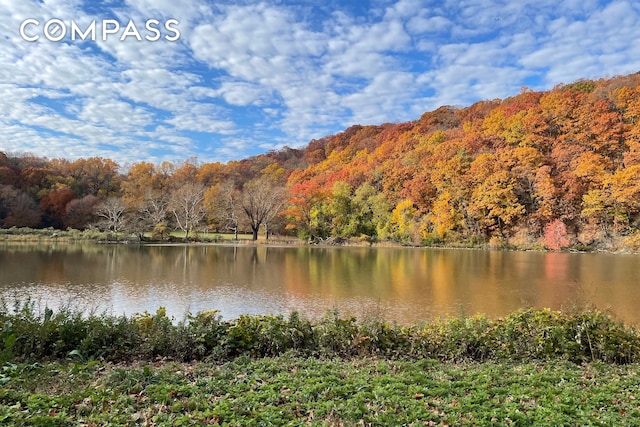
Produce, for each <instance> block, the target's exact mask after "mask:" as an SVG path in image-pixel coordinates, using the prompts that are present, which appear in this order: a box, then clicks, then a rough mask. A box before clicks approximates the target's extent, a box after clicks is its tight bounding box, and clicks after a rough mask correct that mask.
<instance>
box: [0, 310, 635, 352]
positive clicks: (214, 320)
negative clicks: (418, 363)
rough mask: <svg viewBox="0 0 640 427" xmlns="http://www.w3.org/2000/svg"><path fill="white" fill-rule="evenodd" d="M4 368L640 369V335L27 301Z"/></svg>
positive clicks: (603, 327)
mask: <svg viewBox="0 0 640 427" xmlns="http://www.w3.org/2000/svg"><path fill="white" fill-rule="evenodd" d="M0 325H2V330H1V331H0V363H6V362H12V361H40V360H51V359H65V358H68V357H70V356H74V357H81V358H83V359H104V360H109V361H130V360H132V359H140V360H154V359H156V358H158V357H163V358H171V359H175V360H180V361H189V360H202V359H207V358H208V359H213V360H217V361H222V360H229V359H233V358H235V357H238V356H246V357H268V356H277V355H281V354H284V353H286V352H290V351H294V352H297V353H300V354H305V355H317V356H322V357H347V358H348V357H360V356H373V357H385V358H397V359H402V358H411V359H415V358H432V359H440V360H453V361H455V360H467V359H469V360H478V361H484V360H520V361H530V360H547V359H565V360H569V361H572V362H575V363H582V362H588V361H602V362H607V363H631V362H638V361H640V336H639V335H638V333H637V332H636V330H635V329H633V328H626V327H625V326H624V325H623V324H622V323H620V322H617V321H615V320H613V319H612V318H611V317H610V316H608V315H606V314H603V313H601V312H599V311H592V310H588V311H579V312H575V313H561V312H558V311H551V310H533V309H530V310H521V311H517V312H515V313H513V314H511V315H509V316H507V317H505V318H503V319H496V320H492V319H489V318H487V317H485V316H481V315H477V316H474V317H458V318H452V319H440V320H436V321H433V322H429V323H425V324H423V325H413V326H406V327H401V326H399V325H396V324H390V323H388V322H386V321H384V320H382V319H379V318H371V319H365V320H364V321H362V322H359V321H358V320H357V319H355V318H354V317H348V318H343V317H340V316H339V313H338V312H337V311H330V312H328V313H327V315H325V317H324V318H322V319H321V320H319V321H318V322H315V323H314V322H311V321H309V320H307V319H305V318H304V317H303V316H301V315H300V314H298V313H295V312H294V313H292V314H291V315H290V316H289V317H288V318H285V317H283V316H240V318H238V319H236V320H232V321H223V320H221V318H220V316H219V313H218V312H217V311H209V312H202V313H198V314H196V315H188V316H187V318H186V319H185V321H182V322H178V323H175V322H174V319H171V318H169V317H167V315H166V310H165V309H164V308H162V307H161V308H159V309H158V310H157V311H156V313H155V314H150V313H146V312H145V313H143V314H140V315H136V316H133V317H126V316H119V317H116V316H111V315H108V314H105V313H103V314H101V315H90V316H88V317H87V316H83V315H82V314H81V313H79V312H77V311H72V310H69V309H66V308H62V309H60V310H58V311H57V312H55V313H54V312H53V311H52V310H51V309H48V308H47V309H45V310H44V312H42V313H39V312H37V311H36V310H35V308H34V304H33V303H32V302H30V301H27V302H25V303H22V304H16V305H14V307H13V308H9V307H8V306H7V304H6V303H3V304H2V305H1V306H0Z"/></svg>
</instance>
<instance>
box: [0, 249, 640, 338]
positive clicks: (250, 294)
mask: <svg viewBox="0 0 640 427" xmlns="http://www.w3.org/2000/svg"><path fill="white" fill-rule="evenodd" d="M27 295H29V296H31V298H32V299H35V300H36V301H37V302H38V303H39V305H40V307H43V306H44V305H48V306H50V307H54V308H55V307H58V306H60V305H61V304H70V305H72V306H74V307H77V308H80V309H86V308H87V307H90V308H92V309H96V310H99V311H102V310H108V311H109V312H111V313H113V314H122V313H125V314H134V313H141V312H144V311H150V312H153V311H155V310H156V309H157V308H158V307H159V306H164V307H166V308H167V312H168V313H169V314H170V315H172V316H174V317H175V318H176V319H177V320H179V319H182V318H183V317H184V315H185V313H186V312H188V311H190V312H197V311H201V310H209V309H218V310H220V312H221V315H222V317H223V318H225V319H229V318H235V317H238V316H239V315H240V314H286V313H288V312H290V311H293V310H299V311H303V312H305V313H307V315H309V316H310V317H319V316H322V315H323V314H324V313H325V312H326V310H327V309H331V308H338V309H339V310H340V312H341V313H343V314H347V313H349V314H354V315H356V316H363V315H371V314H379V315H383V316H385V317H386V318H388V319H392V320H396V321H398V322H400V323H413V322H418V321H421V320H427V319H431V318H434V317H438V316H446V315H457V314H460V313H465V314H474V313H478V312H480V313H485V314H488V315H490V316H501V315H505V314H508V313H509V312H512V311H514V310H516V309H518V308H521V307H550V308H553V309H558V308H563V307H565V308H566V307H570V306H572V305H573V304H576V303H577V304H580V303H584V302H585V301H586V302H588V303H590V304H593V305H595V306H597V307H598V308H600V309H606V310H609V311H610V312H612V313H614V314H615V315H616V316H617V317H618V318H620V319H622V320H624V321H625V322H627V323H633V324H637V325H640V310H639V307H640V256H637V255H607V254H564V253H529V252H499V251H480V250H437V249H405V248H309V247H253V246H241V247H232V246H139V247H138V246H116V245H94V244H83V245H74V244H50V245H33V244H1V243H0V296H2V297H4V298H9V299H10V298H16V297H18V298H24V297H25V296H27Z"/></svg>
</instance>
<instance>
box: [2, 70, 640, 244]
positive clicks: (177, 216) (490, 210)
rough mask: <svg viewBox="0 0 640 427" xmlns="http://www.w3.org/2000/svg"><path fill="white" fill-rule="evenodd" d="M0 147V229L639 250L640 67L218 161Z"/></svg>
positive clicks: (440, 109) (524, 90)
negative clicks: (159, 160) (126, 159)
mask: <svg viewBox="0 0 640 427" xmlns="http://www.w3.org/2000/svg"><path fill="white" fill-rule="evenodd" d="M118 171H119V169H118V165H116V164H115V163H114V162H112V161H111V160H108V159H100V158H91V159H81V160H77V161H75V162H69V161H66V160H60V159H54V160H46V159H40V158H37V157H31V156H25V155H21V156H7V155H3V154H0V203H1V204H0V221H1V225H2V226H3V227H12V226H32V227H33V226H38V227H48V226H52V227H56V228H66V227H73V228H86V227H90V226H96V227H100V228H103V229H108V230H112V231H121V230H128V231H130V232H132V233H137V234H138V235H140V236H143V233H144V232H145V231H154V232H155V234H156V237H159V238H162V237H164V236H166V234H167V232H168V231H170V230H171V229H180V230H182V231H184V233H185V236H189V235H190V234H191V233H193V232H194V231H197V230H201V229H205V228H206V229H209V230H215V231H227V232H229V231H231V232H238V231H250V232H252V233H253V237H254V238H257V236H258V232H259V231H260V230H265V231H266V233H267V235H268V234H269V233H270V232H272V231H275V232H278V233H287V234H291V235H298V236H299V237H302V238H304V239H313V240H324V239H327V238H330V237H331V238H337V239H348V238H358V239H366V240H370V241H373V240H393V241H398V242H404V243H410V244H438V243H445V244H456V243H457V244H459V243H464V244H484V243H490V244H495V245H507V244H512V245H516V246H542V245H544V246H546V247H548V248H551V249H559V248H563V247H568V246H571V245H581V246H585V247H586V246H599V247H607V248H615V247H617V248H622V247H629V248H633V249H638V248H640V233H639V231H638V230H639V226H640V216H639V215H640V74H633V75H628V76H622V77H615V78H612V79H601V80H597V81H592V80H581V81H578V82H575V83H572V84H568V85H560V86H558V87H556V88H554V89H553V90H550V91H546V92H533V91H530V90H527V89H526V88H524V89H523V90H522V91H521V93H520V94H519V95H517V96H514V97H512V98H508V99H505V100H494V101H483V102H478V103H476V104H474V105H472V106H470V107H467V108H452V107H441V108H439V109H438V110H436V111H432V112H427V113H425V114H424V115H423V116H422V117H421V118H420V119H419V120H416V121H413V122H408V123H401V124H384V125H380V126H353V127H350V128H349V129H347V130H345V131H344V132H342V133H339V134H337V135H333V136H329V137H326V138H322V139H320V140H314V141H311V142H310V143H309V145H308V146H307V147H305V148H304V149H301V150H295V149H290V148H285V149H283V150H281V151H277V152H270V153H267V154H264V155H260V156H256V157H252V158H249V159H245V160H242V161H234V162H229V163H226V164H220V163H206V164H198V163H197V162H196V161H194V160H188V161H186V162H184V163H183V164H179V165H174V164H170V163H163V164H161V165H153V164H150V163H146V162H140V163H136V164H133V165H131V166H130V167H129V169H128V171H127V172H126V173H125V174H120V173H119V172H118Z"/></svg>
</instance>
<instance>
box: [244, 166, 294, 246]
mask: <svg viewBox="0 0 640 427" xmlns="http://www.w3.org/2000/svg"><path fill="white" fill-rule="evenodd" d="M285 195H286V194H285V189H284V187H282V186H279V185H276V184H275V183H274V182H273V180H270V179H267V178H264V177H263V178H258V179H254V180H251V181H249V182H248V183H247V184H245V186H244V188H243V190H242V199H241V201H240V203H241V207H242V211H243V212H244V213H245V214H246V216H247V219H248V220H249V227H251V232H252V234H253V236H252V238H253V240H258V230H259V229H260V226H261V225H263V224H264V225H265V226H266V227H267V231H268V226H269V223H270V222H271V221H272V220H273V218H275V216H276V215H278V213H280V211H281V210H282V207H283V205H284V202H285V200H286V199H285ZM267 238H268V233H267Z"/></svg>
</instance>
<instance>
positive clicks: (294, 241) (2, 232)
mask: <svg viewBox="0 0 640 427" xmlns="http://www.w3.org/2000/svg"><path fill="white" fill-rule="evenodd" d="M0 242H16V243H17V242H24V243H75V242H92V243H97V244H120V245H123V244H125V245H126V244H134V245H185V244H186V245H218V246H248V245H254V246H263V247H292V246H296V247H315V248H317V247H324V248H328V247H371V248H418V249H468V250H469V249H471V250H510V251H524V252H550V253H554V252H555V253H590V252H595V253H607V254H639V253H640V252H638V251H634V250H631V249H629V248H624V247H622V248H618V247H603V246H585V245H580V244H576V245H573V246H569V247H567V248H562V249H560V250H550V249H548V248H546V247H544V246H543V245H541V244H530V245H513V244H509V243H501V244H497V245H492V244H490V243H482V244H477V243H476V244H468V243H466V242H460V243H443V244H435V245H433V244H432V245H413V244H408V243H403V242H397V241H391V240H385V241H376V240H372V239H366V238H360V239H358V238H351V239H341V238H327V239H324V240H316V241H305V240H302V239H299V238H297V237H293V236H271V237H270V238H269V239H266V238H265V236H259V237H258V240H252V239H251V234H249V233H246V234H239V235H238V238H237V239H236V238H235V236H234V235H233V234H227V233H215V232H206V233H203V232H200V233H197V234H196V235H195V236H190V237H189V238H188V239H185V238H184V237H183V233H178V232H173V233H171V234H170V235H169V236H168V237H167V238H166V239H164V240H154V239H152V238H151V237H150V236H145V238H144V240H141V239H140V238H139V237H138V236H135V235H133V234H125V233H113V232H105V231H99V230H91V229H90V230H73V229H68V230H57V229H52V228H46V229H32V228H10V229H0Z"/></svg>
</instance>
